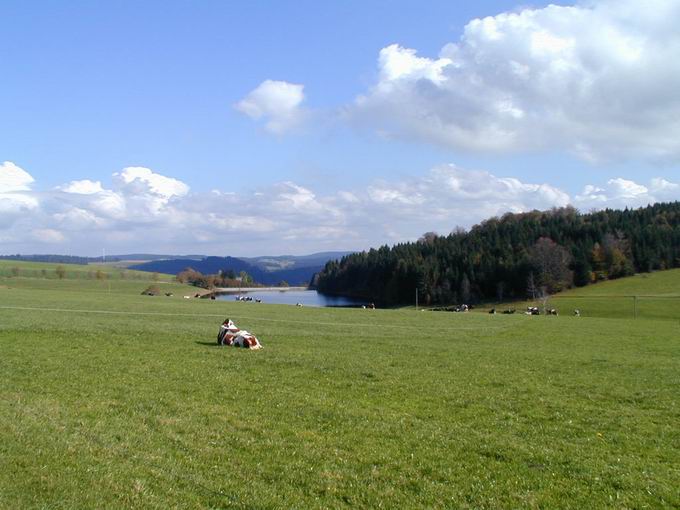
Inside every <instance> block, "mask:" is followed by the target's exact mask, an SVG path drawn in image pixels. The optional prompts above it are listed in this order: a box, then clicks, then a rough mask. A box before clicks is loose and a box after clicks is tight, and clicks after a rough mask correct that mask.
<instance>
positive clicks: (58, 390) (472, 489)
mask: <svg viewBox="0 0 680 510" xmlns="http://www.w3.org/2000/svg"><path fill="white" fill-rule="evenodd" d="M20 265H21V264H20ZM46 266H47V267H45V269H46V270H47V271H48V272H49V271H54V266H53V265H52V266H49V265H46ZM3 267H4V266H3ZM10 267H11V266H10ZM22 267H23V266H22ZM86 267H88V266H86ZM25 269H28V268H25ZM32 269H36V270H37V271H38V272H40V271H41V270H42V269H43V268H32ZM94 270H95V271H96V268H95V269H94ZM72 272H73V274H74V275H75V273H76V272H77V271H76V270H75V269H73V270H72ZM87 272H88V271H87V270H85V275H87ZM667 274H670V273H667ZM2 275H3V276H2V277H1V278H0V353H1V355H0V373H1V374H2V385H0V507H2V508H8V509H9V508H12V509H14V508H116V507H118V508H119V507H138V508H322V507H324V508H328V507H331V508H337V507H370V508H378V507H382V508H423V507H430V508H432V507H439V508H441V507H452V508H461V507H462V508H466V507H467V508H519V507H542V508H557V507H559V508H601V507H612V508H645V507H649V508H662V507H665V508H668V507H673V506H676V507H677V506H679V505H680V427H678V423H680V398H679V397H678V395H680V325H679V323H678V321H674V320H659V321H653V320H648V319H645V318H638V320H632V319H630V320H629V319H611V318H597V317H588V316H584V317H580V318H574V317H569V316H559V317H527V316H523V315H522V316H520V315H511V316H503V315H495V316H492V315H488V314H482V313H468V314H455V313H435V312H416V311H413V310H405V309H404V310H375V311H371V310H360V309H322V308H319V309H312V308H304V307H303V308H298V307H292V306H284V305H279V306H277V305H265V304H256V303H236V302H225V301H210V300H203V299H183V298H182V296H183V295H191V292H192V290H193V289H192V288H190V287H186V286H182V285H179V284H176V283H169V280H165V278H166V277H165V276H162V275H161V276H159V277H158V280H159V281H160V282H161V283H159V285H162V288H163V289H164V290H165V289H166V288H167V289H171V290H172V293H173V294H174V295H173V296H172V297H166V296H165V295H162V296H156V297H151V296H142V295H141V294H140V293H141V291H142V290H144V288H145V287H146V286H147V285H149V284H150V283H151V281H144V280H135V279H132V278H124V279H120V278H114V277H109V278H107V279H100V280H98V279H96V277H95V278H93V279H89V278H87V277H85V278H80V277H77V276H73V277H64V278H63V279H59V278H52V277H44V276H43V275H41V274H40V273H38V274H28V273H23V274H21V272H20V274H19V275H18V276H13V275H12V274H8V273H4V272H3V273H2ZM653 276H654V277H656V275H653ZM140 278H141V277H140ZM146 278H151V275H146ZM650 278H652V277H650ZM163 281H168V283H162V282H163ZM650 281H652V280H650ZM603 288H604V287H601V286H599V285H598V286H595V287H593V288H592V291H593V292H601V291H602V289H603ZM589 290H590V289H589ZM617 292H618V291H617ZM603 306H604V305H603ZM583 308H584V309H586V307H585V306H583ZM586 315H587V314H586ZM593 315H595V314H593ZM226 317H229V318H232V319H233V320H234V321H235V322H236V323H237V324H238V325H239V326H240V327H242V328H245V329H248V330H249V331H251V332H252V333H254V334H255V335H257V336H258V338H259V339H260V341H261V342H262V344H263V345H264V346H265V348H264V350H262V351H252V352H251V351H246V350H240V349H236V348H229V347H218V346H217V345H216V343H215V336H216V333H217V330H218V327H219V324H220V323H221V321H222V320H223V319H224V318H226Z"/></svg>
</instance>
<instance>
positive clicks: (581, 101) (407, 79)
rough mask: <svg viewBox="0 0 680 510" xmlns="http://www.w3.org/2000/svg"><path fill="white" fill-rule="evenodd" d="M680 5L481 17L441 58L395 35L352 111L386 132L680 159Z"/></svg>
mask: <svg viewBox="0 0 680 510" xmlns="http://www.w3.org/2000/svg"><path fill="white" fill-rule="evenodd" d="M678 20H680V2H677V1H676V0H652V1H651V2H646V3H645V4H644V5H642V4H640V2H638V1H635V0H616V1H614V0H601V1H593V2H582V3H580V4H577V5H576V6H557V5H549V6H547V7H544V8H540V9H524V10H522V11H519V12H512V13H502V14H499V15H497V16H493V17H487V18H484V19H475V20H472V21H470V22H469V23H468V24H467V25H466V26H465V29H464V32H463V35H462V36H461V39H460V40H459V41H458V42H452V43H449V44H447V45H446V46H444V47H443V48H442V50H441V51H440V53H439V55H438V56H437V57H435V58H429V57H423V56H418V54H417V52H416V50H414V49H410V48H404V47H402V46H399V45H397V44H393V45H391V46H388V47H386V48H383V49H382V50H381V51H380V55H379V57H378V69H379V73H378V78H377V82H376V83H375V84H374V85H373V86H372V87H371V89H370V90H368V91H367V92H366V93H365V94H363V95H361V96H359V97H358V98H357V99H356V101H355V103H354V104H353V105H352V106H351V107H350V108H349V110H348V112H347V113H348V116H349V118H350V119H352V120H353V121H354V122H356V123H358V124H360V125H366V126H370V127H372V128H374V129H376V130H377V131H378V132H379V133H381V134H383V135H384V136H387V137H399V138H405V139H415V140H424V141H426V142H430V143H435V144H439V145H443V146H446V147H450V148H455V149H466V150H473V151H499V152H502V151H524V150H543V149H562V150H569V151H572V152H574V153H576V154H578V155H579V156H581V157H583V158H585V159H587V160H599V159H606V158H613V157H617V156H635V157H643V158H648V159H653V160H678V159H680V94H678V90H680V60H678V58H677V55H678V51H680V32H679V31H678V30H677V22H678Z"/></svg>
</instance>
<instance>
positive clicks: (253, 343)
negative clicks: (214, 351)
mask: <svg viewBox="0 0 680 510" xmlns="http://www.w3.org/2000/svg"><path fill="white" fill-rule="evenodd" d="M217 345H233V346H234V347H243V348H245V349H262V344H260V342H259V341H258V339H257V338H256V337H255V335H253V334H251V333H248V332H247V331H245V330H241V329H239V328H238V327H236V324H234V322H233V321H231V320H229V319H225V320H224V322H223V323H222V325H221V326H220V331H219V332H218V333H217Z"/></svg>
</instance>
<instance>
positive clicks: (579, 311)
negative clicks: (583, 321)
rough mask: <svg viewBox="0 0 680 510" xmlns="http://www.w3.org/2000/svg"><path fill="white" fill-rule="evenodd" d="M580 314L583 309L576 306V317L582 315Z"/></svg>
mask: <svg viewBox="0 0 680 510" xmlns="http://www.w3.org/2000/svg"><path fill="white" fill-rule="evenodd" d="M580 316H581V310H579V309H578V308H576V309H575V310H574V317H580Z"/></svg>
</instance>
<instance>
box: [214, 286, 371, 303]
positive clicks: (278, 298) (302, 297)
mask: <svg viewBox="0 0 680 510" xmlns="http://www.w3.org/2000/svg"><path fill="white" fill-rule="evenodd" d="M236 296H248V297H251V298H253V300H255V299H261V300H262V302H263V303H270V304H279V305H295V304H297V303H300V304H302V305H304V306H360V305H362V304H366V302H365V301H357V300H355V299H350V298H345V297H336V296H326V295H324V294H319V293H318V292H317V291H315V290H285V291H280V290H261V291H253V292H240V293H238V292H236V293H233V294H231V293H230V294H219V295H218V296H217V299H220V300H222V301H235V300H236ZM254 302H255V301H253V303H254ZM251 304H252V303H251Z"/></svg>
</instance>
